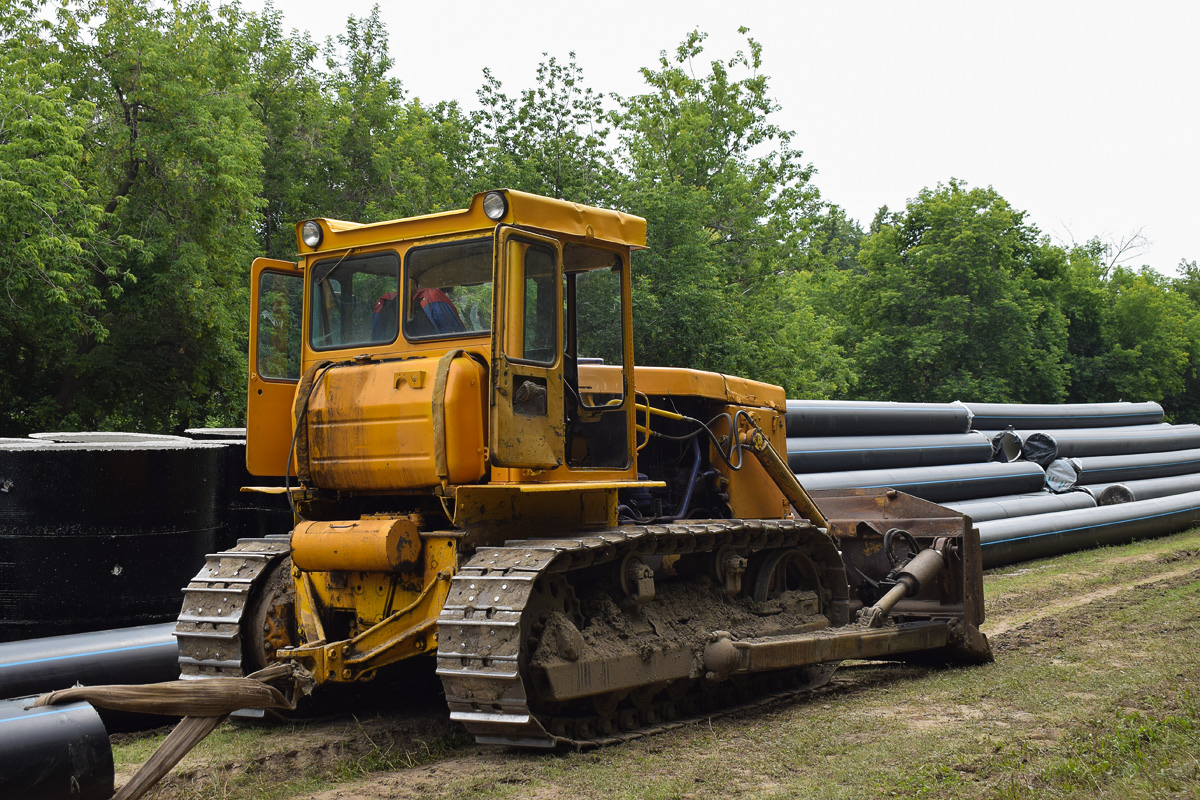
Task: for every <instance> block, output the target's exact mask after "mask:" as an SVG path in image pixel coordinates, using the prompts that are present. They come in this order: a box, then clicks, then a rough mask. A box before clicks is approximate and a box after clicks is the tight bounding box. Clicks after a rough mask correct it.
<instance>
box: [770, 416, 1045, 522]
mask: <svg viewBox="0 0 1200 800" xmlns="http://www.w3.org/2000/svg"><path fill="white" fill-rule="evenodd" d="M786 421H787V436H788V440H787V441H788V464H789V465H790V466H791V468H792V471H793V472H795V473H796V477H797V478H798V479H799V480H800V483H801V484H803V485H804V486H805V487H806V488H809V489H850V488H868V487H871V488H874V487H889V488H893V489H898V490H900V491H902V492H907V493H908V494H911V495H915V496H917V497H920V498H922V499H925V500H929V501H931V502H935V503H945V502H953V501H956V500H968V499H973V498H978V497H995V496H1001V495H1012V494H1026V493H1029V492H1036V491H1038V490H1040V489H1041V488H1042V486H1043V484H1044V483H1045V473H1044V472H1043V471H1042V468H1041V467H1039V466H1038V465H1036V464H1032V463H1009V464H1006V463H998V462H995V461H993V460H992V443H991V441H990V440H989V439H988V438H987V437H986V436H984V435H983V434H981V433H978V432H976V431H972V430H971V412H970V410H969V409H968V408H967V407H966V406H964V405H963V404H961V403H884V402H858V401H832V400H789V401H788V403H787V417H786Z"/></svg>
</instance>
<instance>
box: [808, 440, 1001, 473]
mask: <svg viewBox="0 0 1200 800" xmlns="http://www.w3.org/2000/svg"><path fill="white" fill-rule="evenodd" d="M787 449H788V466H789V467H791V468H792V471H793V472H834V471H838V470H848V469H895V468H900V467H933V466H939V465H942V464H967V463H982V462H984V461H988V460H990V459H991V457H992V443H991V442H989V441H988V439H987V437H985V436H983V435H981V434H978V433H935V434H929V435H926V436H800V437H792V438H789V439H788V440H787Z"/></svg>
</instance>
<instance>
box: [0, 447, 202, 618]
mask: <svg viewBox="0 0 1200 800" xmlns="http://www.w3.org/2000/svg"><path fill="white" fill-rule="evenodd" d="M222 452H223V446H222V445H220V444H217V443H205V442H193V441H189V440H183V441H180V442H115V443H111V442H110V443H102V444H101V443H94V444H56V443H44V444H42V445H40V446H38V447H34V448H28V447H23V446H13V447H5V446H0V486H3V487H5V491H3V492H0V641H4V640H10V639H27V638H32V637H40V636H48V635H55V634H65V633H76V632H80V631H88V630H102V629H110V628H113V627H124V626H130V625H143V624H149V623H154V622H165V621H168V620H171V619H174V618H175V616H176V615H177V614H178V612H179V608H180V605H181V603H182V592H181V587H183V586H185V585H186V584H187V582H188V581H189V580H190V579H191V578H192V576H193V575H195V574H196V572H197V571H198V570H199V569H200V567H202V566H203V564H204V556H205V554H206V553H209V552H212V551H213V549H214V544H215V537H216V533H217V528H218V525H219V523H218V520H217V514H216V506H217V500H216V492H217V489H218V486H219V484H220V477H219V474H218V473H219V470H220V468H221V455H222Z"/></svg>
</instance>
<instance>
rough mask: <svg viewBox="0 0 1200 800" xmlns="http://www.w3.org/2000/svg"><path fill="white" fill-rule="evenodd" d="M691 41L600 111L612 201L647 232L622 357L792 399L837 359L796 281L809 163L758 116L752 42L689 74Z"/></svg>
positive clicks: (833, 369)
mask: <svg viewBox="0 0 1200 800" xmlns="http://www.w3.org/2000/svg"><path fill="white" fill-rule="evenodd" d="M741 32H742V33H743V34H745V33H746V30H745V29H742V31H741ZM704 38H705V36H704V34H703V33H700V32H699V31H693V32H692V33H691V34H690V35H689V36H688V37H687V39H686V40H685V41H684V42H683V43H682V44H680V45H679V47H678V48H677V49H676V50H675V53H674V54H673V55H672V56H668V55H667V53H665V52H664V53H662V54H661V55H660V57H659V64H658V69H643V70H642V76H643V77H644V78H645V80H646V83H647V85H648V87H649V89H650V91H649V92H647V93H646V94H642V95H637V96H634V97H630V98H626V99H624V100H622V101H621V111H620V112H619V113H616V114H614V115H613V117H612V119H613V122H614V125H615V126H616V127H617V128H618V131H619V134H618V137H619V140H620V145H621V147H620V153H621V156H622V158H623V160H624V166H625V168H626V170H627V172H628V175H629V178H628V181H627V183H626V184H625V186H624V187H623V189H622V191H621V194H620V202H621V203H622V205H623V206H625V207H626V208H628V209H629V210H631V211H633V212H634V213H636V214H639V215H641V216H644V217H645V218H646V219H647V222H648V225H649V233H648V239H649V245H650V247H649V250H648V251H646V252H645V253H643V254H641V255H640V256H639V260H638V261H637V262H635V264H636V272H635V279H636V289H635V297H636V298H637V303H638V304H639V305H638V309H639V310H638V313H637V314H636V316H635V332H636V338H635V353H637V354H638V360H639V362H640V363H650V364H665V365H677V366H692V367H700V368H704V369H714V370H719V371H724V372H732V373H740V374H744V375H747V376H751V377H754V378H757V379H760V380H768V381H773V382H776V383H779V384H782V385H783V386H784V387H785V388H786V389H788V390H789V391H790V392H792V393H804V394H806V395H809V396H824V395H826V394H828V393H831V392H836V391H839V390H840V389H841V388H844V385H845V383H846V381H847V373H848V365H847V364H846V362H845V361H844V359H843V358H842V356H841V354H840V351H839V350H838V347H837V345H836V344H835V343H834V342H833V339H832V332H833V331H835V330H836V325H835V324H832V323H829V322H828V321H826V320H825V319H823V316H824V315H822V314H821V313H820V312H819V311H818V310H817V309H816V308H815V307H814V306H813V305H812V304H811V303H810V302H809V295H808V294H807V293H806V292H805V291H803V287H802V286H801V284H802V283H803V282H804V281H805V280H806V279H807V278H805V277H803V276H801V275H800V271H801V270H803V269H804V268H805V267H806V266H809V265H808V264H807V263H806V259H805V249H806V247H807V245H808V241H809V239H810V237H811V236H812V234H813V232H814V230H815V229H816V228H817V227H818V223H817V220H818V218H819V217H820V215H821V214H822V212H823V210H824V206H823V204H822V202H821V200H820V195H819V192H818V191H817V190H816V188H815V187H814V186H813V185H812V183H811V178H812V174H813V169H812V167H811V166H809V165H806V164H804V163H803V162H802V160H801V153H800V151H798V150H795V149H794V148H792V146H791V138H792V134H791V133H790V132H788V131H784V130H782V129H781V128H779V127H778V126H777V125H775V124H774V123H773V122H772V121H771V118H770V117H771V114H772V113H774V112H775V111H776V110H777V106H776V105H775V103H774V101H773V100H772V99H771V97H770V95H769V94H768V86H767V79H766V76H764V75H761V74H760V73H759V69H760V68H761V66H762V49H761V47H760V45H759V44H758V42H756V41H755V40H754V39H752V38H750V37H747V38H746V43H747V52H748V54H747V52H743V51H739V52H738V53H737V54H736V55H735V56H734V57H733V58H731V59H729V60H728V61H721V60H714V61H711V62H710V63H709V65H708V67H709V69H708V72H707V73H705V74H702V75H700V76H699V77H697V75H696V70H695V69H694V66H693V61H695V60H696V59H698V58H699V57H700V56H701V55H702V53H703V42H704ZM813 365H820V366H821V367H823V368H825V369H823V371H822V372H820V373H819V374H818V373H816V372H814V371H813V370H812V369H810V367H811V366H813Z"/></svg>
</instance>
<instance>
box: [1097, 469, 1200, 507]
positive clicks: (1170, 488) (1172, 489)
mask: <svg viewBox="0 0 1200 800" xmlns="http://www.w3.org/2000/svg"><path fill="white" fill-rule="evenodd" d="M1083 488H1084V490H1085V491H1087V492H1089V493H1090V494H1091V495H1092V496H1093V497H1095V498H1096V502H1097V503H1099V504H1100V505H1102V506H1111V505H1115V504H1116V503H1132V502H1134V501H1136V500H1153V499H1154V498H1156V497H1169V496H1171V495H1173V494H1187V493H1188V492H1200V472H1192V473H1189V474H1187V475H1172V476H1170V477H1167V478H1147V479H1146V480H1144V481H1125V482H1124V483H1094V484H1091V485H1089V486H1085V487H1083Z"/></svg>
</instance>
